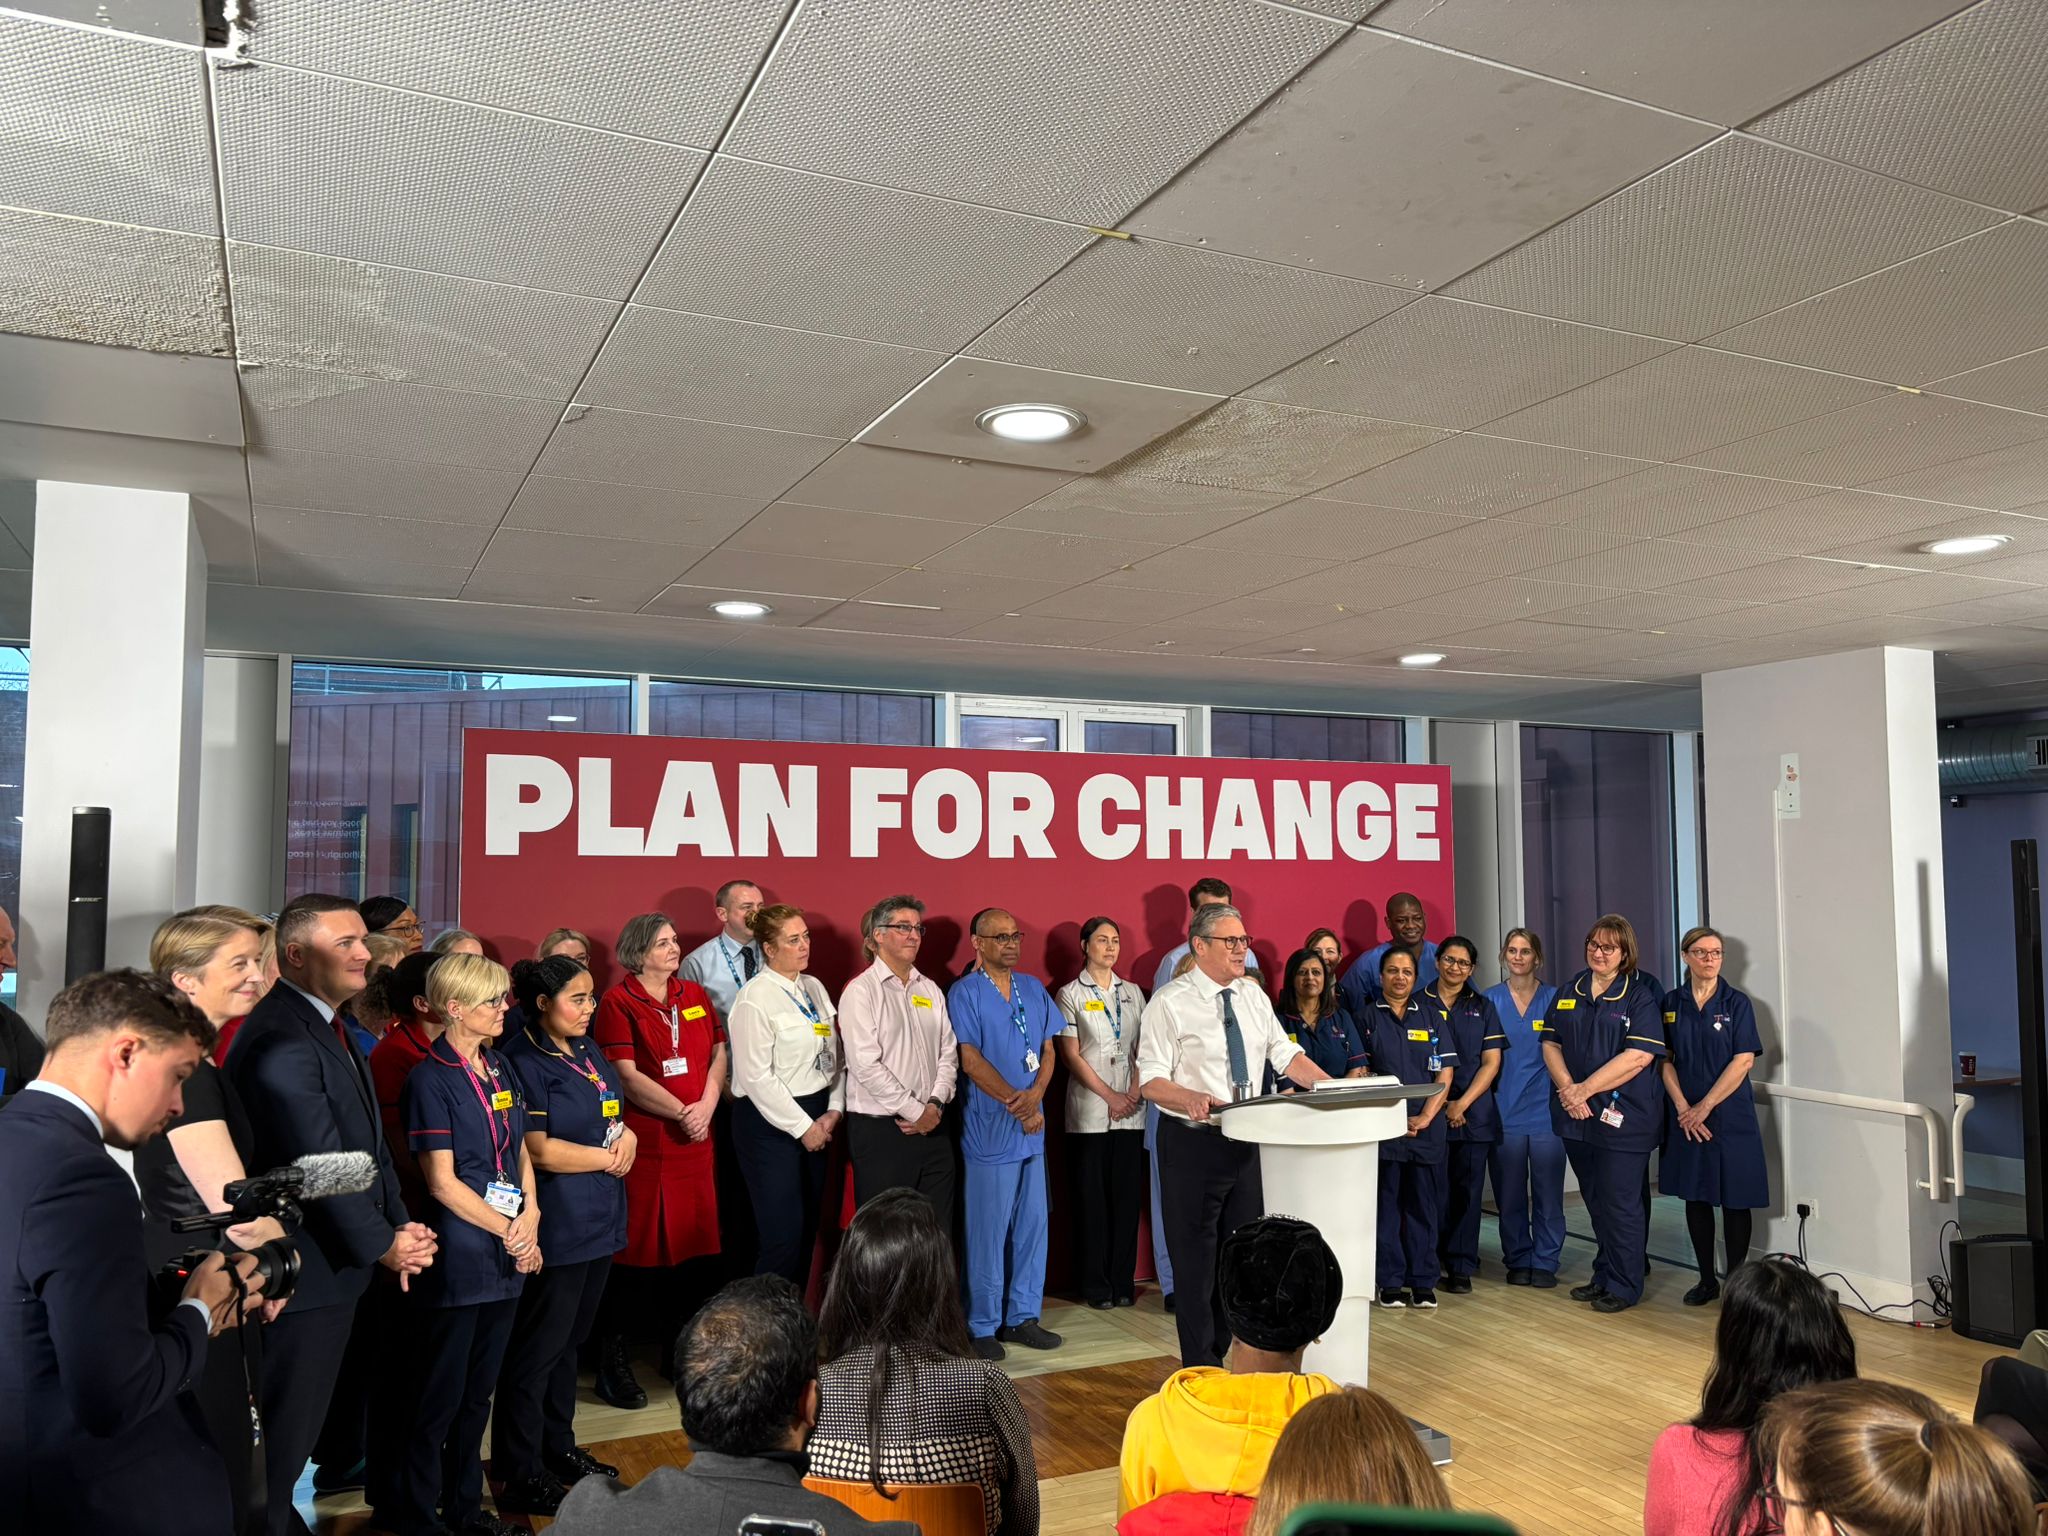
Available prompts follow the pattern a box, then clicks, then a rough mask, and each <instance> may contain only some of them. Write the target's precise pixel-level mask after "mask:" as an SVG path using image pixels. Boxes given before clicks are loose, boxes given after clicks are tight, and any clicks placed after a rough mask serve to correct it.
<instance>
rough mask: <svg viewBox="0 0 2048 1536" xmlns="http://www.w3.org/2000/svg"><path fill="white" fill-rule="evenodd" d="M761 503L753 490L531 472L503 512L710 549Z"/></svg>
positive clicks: (519, 519)
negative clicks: (711, 490)
mask: <svg viewBox="0 0 2048 1536" xmlns="http://www.w3.org/2000/svg"><path fill="white" fill-rule="evenodd" d="M763 505H764V503H763V502H761V501H760V500H758V499H757V498H754V497H751V496H705V495H700V494H698V493H696V492H693V491H666V490H656V489H654V488H653V487H651V486H645V485H611V484H607V483H605V482H603V481H597V480H562V479H557V478H555V477H553V476H549V475H529V476H527V477H526V482H525V484H523V485H521V486H520V487H519V494H518V496H517V497H515V498H514V499H513V502H512V510H511V511H509V512H507V513H506V514H505V526H506V527H507V528H537V529H541V530H543V531H545V532H548V533H581V534H593V535H595V536H597V537H599V538H611V539H640V540H644V541H645V542H647V543H650V544H694V545H697V546H699V547H701V548H705V549H709V548H711V547H713V546H714V545H716V544H717V543H718V542H719V541H720V540H722V539H724V538H725V537H726V536H727V535H728V534H731V533H735V532H737V531H738V530H739V529H740V528H742V527H744V526H745V525H746V523H747V521H748V520H749V519H750V518H752V517H753V516H754V515H755V514H756V513H758V512H759V511H760V510H761V508H762V506H763Z"/></svg>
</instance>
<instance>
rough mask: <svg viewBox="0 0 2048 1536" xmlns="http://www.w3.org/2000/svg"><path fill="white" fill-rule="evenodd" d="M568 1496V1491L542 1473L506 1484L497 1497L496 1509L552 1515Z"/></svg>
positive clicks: (551, 1477)
mask: <svg viewBox="0 0 2048 1536" xmlns="http://www.w3.org/2000/svg"><path fill="white" fill-rule="evenodd" d="M568 1496H569V1490H568V1489H566V1488H564V1487H563V1486H562V1485H561V1484H560V1483H558V1482H556V1481H555V1479H554V1477H553V1476H552V1475H551V1474H549V1473H546V1472H543V1473H541V1474H540V1475H539V1476H538V1477H522V1478H520V1479H519V1481H518V1482H516V1483H507V1484H506V1485H505V1491H504V1492H503V1493H501V1494H499V1495H498V1507H499V1508H500V1509H516V1510H518V1511H520V1512H521V1513H522V1514H528V1515H552V1514H553V1513H554V1512H555V1511H556V1510H558V1509H560V1508H561V1507H562V1500H563V1499H565V1498H567V1497H568Z"/></svg>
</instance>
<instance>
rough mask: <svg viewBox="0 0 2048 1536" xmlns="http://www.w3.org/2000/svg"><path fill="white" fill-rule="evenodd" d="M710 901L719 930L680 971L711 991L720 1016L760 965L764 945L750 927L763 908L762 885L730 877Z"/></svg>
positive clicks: (724, 1015)
mask: <svg viewBox="0 0 2048 1536" xmlns="http://www.w3.org/2000/svg"><path fill="white" fill-rule="evenodd" d="M711 904H712V906H713V908H714V909H716V911H717V913H718V923H719V927H718V932H716V933H714V934H713V935H712V936H711V937H710V938H709V939H708V940H706V941H705V942H704V943H702V944H699V945H698V946H697V947H696V948H695V949H693V950H691V951H690V952H689V953H688V954H687V955H685V956H684V957H683V969H682V973H681V974H682V978H683V980H685V981H694V982H695V983H697V985H698V986H700V987H702V988H703V989H704V990H705V991H706V992H709V993H710V994H711V1001H712V1002H713V1003H715V1004H716V1005H717V1007H718V1017H719V1018H720V1019H729V1018H731V1017H732V1005H733V999H734V998H736V997H738V996H739V995H740V988H741V987H744V986H745V985H746V984H747V983H748V982H750V981H752V980H753V979H754V977H755V976H756V975H757V974H758V973H759V972H760V969H761V946H760V945H759V944H758V943H756V942H755V939H754V934H753V930H752V929H750V928H748V927H747V924H748V923H749V922H750V921H751V920H752V919H753V916H754V914H755V913H756V912H758V911H760V910H761V887H759V886H758V885H756V884H754V882H753V881H751V880H728V881H726V882H725V884H723V885H721V886H720V887H719V888H718V894H717V895H715V896H713V897H712V898H711Z"/></svg>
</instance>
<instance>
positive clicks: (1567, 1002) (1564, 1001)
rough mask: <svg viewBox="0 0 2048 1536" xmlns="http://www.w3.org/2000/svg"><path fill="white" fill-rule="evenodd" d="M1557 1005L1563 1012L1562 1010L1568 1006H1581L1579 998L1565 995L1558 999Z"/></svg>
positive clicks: (1559, 1010)
mask: <svg viewBox="0 0 2048 1536" xmlns="http://www.w3.org/2000/svg"><path fill="white" fill-rule="evenodd" d="M1556 1006H1557V1010H1558V1012H1560V1013H1562V1012H1564V1010H1565V1009H1567V1008H1576V1007H1578V1006H1579V1000H1578V999H1577V998H1575V997H1563V998H1559V999H1558V1001H1557V1004H1556Z"/></svg>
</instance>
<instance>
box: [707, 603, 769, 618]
mask: <svg viewBox="0 0 2048 1536" xmlns="http://www.w3.org/2000/svg"><path fill="white" fill-rule="evenodd" d="M711 611H712V612H713V613H715V614H717V615H718V616H719V617H720V618H724V619H758V618H760V617H762V616H763V615H764V614H770V613H773V612H774V611H775V610H774V609H773V608H770V607H769V606H768V605H767V604H766V603H752V602H747V601H744V600H743V599H740V598H728V599H727V600H726V601H725V602H722V603H713V604H712V605H711Z"/></svg>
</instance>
